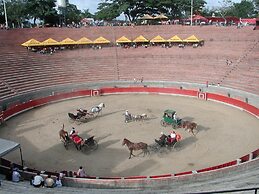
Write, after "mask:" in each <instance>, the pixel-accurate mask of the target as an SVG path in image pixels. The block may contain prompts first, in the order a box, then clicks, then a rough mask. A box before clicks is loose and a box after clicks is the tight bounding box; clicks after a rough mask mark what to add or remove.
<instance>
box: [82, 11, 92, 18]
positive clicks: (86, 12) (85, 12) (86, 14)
mask: <svg viewBox="0 0 259 194" xmlns="http://www.w3.org/2000/svg"><path fill="white" fill-rule="evenodd" d="M93 17H94V15H93V14H91V13H90V11H89V9H84V10H83V11H81V18H82V19H83V18H93Z"/></svg>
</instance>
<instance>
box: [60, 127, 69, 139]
mask: <svg viewBox="0 0 259 194" xmlns="http://www.w3.org/2000/svg"><path fill="white" fill-rule="evenodd" d="M58 133H59V138H60V141H62V142H63V143H64V142H66V141H67V140H68V138H69V137H68V132H67V131H65V130H64V124H63V126H62V129H60V130H59V132H58Z"/></svg>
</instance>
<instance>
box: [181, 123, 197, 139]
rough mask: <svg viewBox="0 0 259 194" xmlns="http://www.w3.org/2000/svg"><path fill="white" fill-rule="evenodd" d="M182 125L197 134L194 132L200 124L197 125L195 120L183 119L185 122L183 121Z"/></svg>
mask: <svg viewBox="0 0 259 194" xmlns="http://www.w3.org/2000/svg"><path fill="white" fill-rule="evenodd" d="M182 127H183V128H185V130H187V129H188V131H189V132H190V133H192V134H193V135H194V136H195V134H194V129H196V130H197V127H198V125H197V123H195V122H191V121H183V122H182Z"/></svg>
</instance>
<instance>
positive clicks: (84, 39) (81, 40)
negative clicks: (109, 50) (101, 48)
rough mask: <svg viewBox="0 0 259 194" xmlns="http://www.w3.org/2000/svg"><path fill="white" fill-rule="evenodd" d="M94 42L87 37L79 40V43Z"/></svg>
mask: <svg viewBox="0 0 259 194" xmlns="http://www.w3.org/2000/svg"><path fill="white" fill-rule="evenodd" d="M92 43H93V42H92V41H91V40H89V39H88V38H86V37H83V38H81V39H79V40H78V41H77V44H92Z"/></svg>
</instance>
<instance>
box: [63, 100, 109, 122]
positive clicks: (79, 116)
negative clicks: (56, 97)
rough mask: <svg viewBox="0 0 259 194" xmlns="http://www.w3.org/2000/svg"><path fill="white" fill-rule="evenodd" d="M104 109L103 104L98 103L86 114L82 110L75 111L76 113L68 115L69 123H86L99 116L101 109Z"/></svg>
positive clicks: (85, 111)
mask: <svg viewBox="0 0 259 194" xmlns="http://www.w3.org/2000/svg"><path fill="white" fill-rule="evenodd" d="M104 107H105V104H104V103H100V104H99V105H96V106H94V107H92V108H91V109H90V111H89V112H88V111H87V110H84V109H82V108H80V109H77V113H76V114H73V113H68V117H69V118H70V121H71V122H75V123H76V124H81V123H82V122H87V121H89V120H91V119H93V118H95V117H97V116H98V115H99V113H100V112H101V111H102V109H103V108H104Z"/></svg>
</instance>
